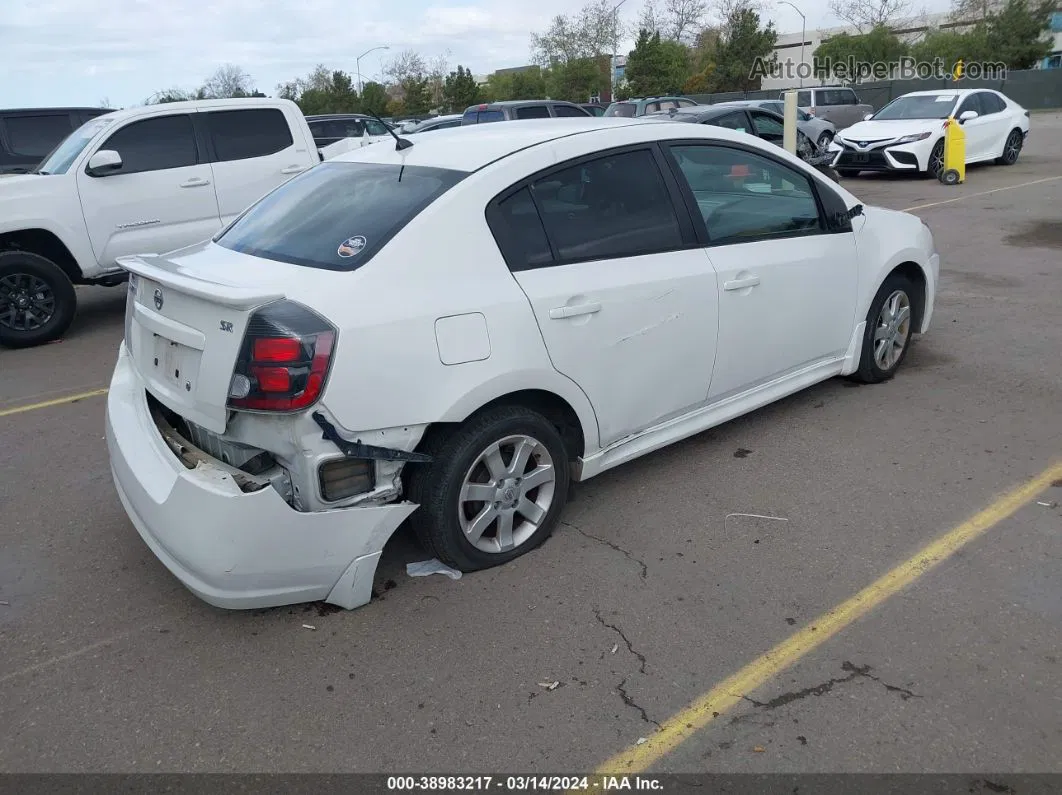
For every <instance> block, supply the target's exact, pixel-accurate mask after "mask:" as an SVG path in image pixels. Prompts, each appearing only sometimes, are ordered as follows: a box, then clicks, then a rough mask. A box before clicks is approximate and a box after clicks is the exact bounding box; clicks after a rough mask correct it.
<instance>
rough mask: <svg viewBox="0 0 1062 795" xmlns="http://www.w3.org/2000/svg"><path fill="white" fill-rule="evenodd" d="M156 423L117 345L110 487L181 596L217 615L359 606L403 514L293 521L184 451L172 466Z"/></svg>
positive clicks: (384, 511)
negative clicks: (183, 591)
mask: <svg viewBox="0 0 1062 795" xmlns="http://www.w3.org/2000/svg"><path fill="white" fill-rule="evenodd" d="M156 419H157V418H155V417H153V416H152V410H151V407H150V406H149V404H148V400H147V395H146V392H145V388H144V383H143V382H142V380H141V379H140V377H139V375H137V373H136V369H135V367H134V366H133V363H132V360H131V359H130V357H129V353H128V350H127V349H126V347H125V345H124V344H123V345H122V347H121V349H120V351H119V356H118V363H117V365H116V367H115V371H114V375H113V378H112V380H111V387H110V392H109V394H108V398H107V419H106V437H107V446H108V450H109V453H110V459H111V470H112V474H113V477H114V483H115V487H116V489H117V492H118V496H119V498H120V499H121V501H122V505H123V506H124V507H125V510H126V513H127V514H128V515H129V518H130V520H131V522H132V523H133V525H134V526H135V527H136V529H137V531H138V532H139V533H140V536H141V538H143V540H144V542H145V543H146V544H147V545H148V547H149V548H150V549H151V551H152V552H154V553H155V555H156V557H158V558H159V560H161V561H162V563H163V564H164V565H165V566H166V568H168V569H169V570H170V572H172V573H173V575H174V576H176V577H177V579H178V580H180V581H181V582H182V583H183V584H184V585H185V587H187V588H188V589H189V590H190V591H192V592H193V593H194V594H196V595H197V596H198V597H199V598H201V599H203V600H204V601H206V602H208V603H210V604H212V605H215V606H217V607H221V608H228V609H248V608H260V607H274V606H278V605H285V604H295V603H299V602H308V601H317V600H322V599H323V600H325V601H328V602H331V603H333V604H336V605H339V606H341V607H345V608H348V609H349V608H355V607H359V606H360V605H363V604H366V603H367V602H368V601H369V599H370V598H371V593H372V583H373V576H374V574H375V571H376V564H377V562H378V561H379V559H380V555H381V554H382V552H383V547H384V544H385V543H386V542H387V540H388V539H389V538H390V536H391V534H392V533H393V532H394V531H395V530H396V529H397V528H398V526H399V525H400V524H401V523H402V522H403V521H404V520H405V519H406V518H407V517H408V516H409V515H410V514H412V513H413V511H414V510H416V508H417V506H416V505H415V504H414V503H410V502H393V503H390V504H385V505H380V504H370V505H358V506H351V507H340V508H330V509H328V510H313V511H299V510H296V509H295V508H294V507H292V505H289V504H288V502H286V501H285V500H284V498H283V497H282V496H281V493H280V492H278V490H277V489H276V488H273V487H271V486H270V484H269V483H268V482H267V481H261V482H257V481H256V480H255V479H254V478H247V477H244V476H241V474H240V473H239V472H238V471H235V470H234V469H233V468H232V467H228V466H226V465H225V464H223V463H222V462H220V461H217V460H216V459H212V458H211V457H210V456H209V455H207V454H204V453H203V452H202V451H200V450H197V449H195V448H191V449H190V450H186V451H185V452H184V454H181V453H180V452H179V451H178V449H177V447H175V444H174V439H173V438H172V436H171V438H169V439H168V440H167V439H166V438H164V435H163V432H162V431H161V430H160V426H159V425H158V424H157V422H156ZM179 438H180V437H178V439H179ZM189 466H191V467H192V468H189Z"/></svg>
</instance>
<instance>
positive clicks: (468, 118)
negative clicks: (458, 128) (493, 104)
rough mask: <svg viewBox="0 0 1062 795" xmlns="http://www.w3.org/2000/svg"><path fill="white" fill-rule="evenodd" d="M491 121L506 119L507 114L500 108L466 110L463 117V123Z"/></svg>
mask: <svg viewBox="0 0 1062 795" xmlns="http://www.w3.org/2000/svg"><path fill="white" fill-rule="evenodd" d="M489 121H505V114H504V113H503V112H502V111H500V110H466V111H465V115H464V116H463V117H462V119H461V123H462V124H483V123H485V122H489Z"/></svg>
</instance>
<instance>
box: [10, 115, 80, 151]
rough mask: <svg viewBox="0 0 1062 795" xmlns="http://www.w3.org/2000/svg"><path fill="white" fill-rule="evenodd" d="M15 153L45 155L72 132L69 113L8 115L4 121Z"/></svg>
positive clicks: (11, 147)
mask: <svg viewBox="0 0 1062 795" xmlns="http://www.w3.org/2000/svg"><path fill="white" fill-rule="evenodd" d="M2 124H3V125H4V128H5V131H6V132H7V143H8V146H9V147H10V149H11V153H12V154H14V155H21V156H22V157H44V156H45V155H46V154H48V153H49V152H50V151H52V149H54V148H55V146H56V145H57V144H58V143H59V142H60V141H62V140H63V139H64V138H66V136H68V135H69V134H70V131H71V128H70V114H69V113H49V114H42V115H40V116H8V117H7V118H6V119H4V120H3V121H2Z"/></svg>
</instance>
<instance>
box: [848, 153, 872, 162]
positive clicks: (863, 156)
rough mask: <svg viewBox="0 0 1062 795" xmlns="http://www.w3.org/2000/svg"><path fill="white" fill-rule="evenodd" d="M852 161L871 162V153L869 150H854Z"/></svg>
mask: <svg viewBox="0 0 1062 795" xmlns="http://www.w3.org/2000/svg"><path fill="white" fill-rule="evenodd" d="M852 162H853V163H869V162H870V153H869V152H854V153H853V154H852Z"/></svg>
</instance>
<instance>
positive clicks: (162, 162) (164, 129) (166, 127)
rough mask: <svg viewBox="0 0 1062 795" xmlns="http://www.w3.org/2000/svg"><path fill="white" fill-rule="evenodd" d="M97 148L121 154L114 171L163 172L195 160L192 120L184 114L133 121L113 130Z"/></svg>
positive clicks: (196, 159)
mask: <svg viewBox="0 0 1062 795" xmlns="http://www.w3.org/2000/svg"><path fill="white" fill-rule="evenodd" d="M100 149H101V150H102V149H112V150H114V151H116V152H117V153H118V154H119V155H120V156H121V158H122V167H121V169H120V170H119V171H118V172H116V173H118V174H138V173H140V172H142V171H165V170H167V169H171V168H184V167H186V166H194V165H196V163H198V162H199V157H198V149H197V148H196V143H195V131H194V130H193V129H192V119H191V117H190V116H188V114H184V113H182V114H179V115H176V116H157V117H155V118H153V119H144V120H143V121H135V122H133V123H132V124H130V125H128V126H126V127H123V128H122V129H120V130H118V131H117V132H115V133H114V135H112V136H111V137H110V138H108V139H107V140H106V141H104V142H103V144H102V146H100Z"/></svg>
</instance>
